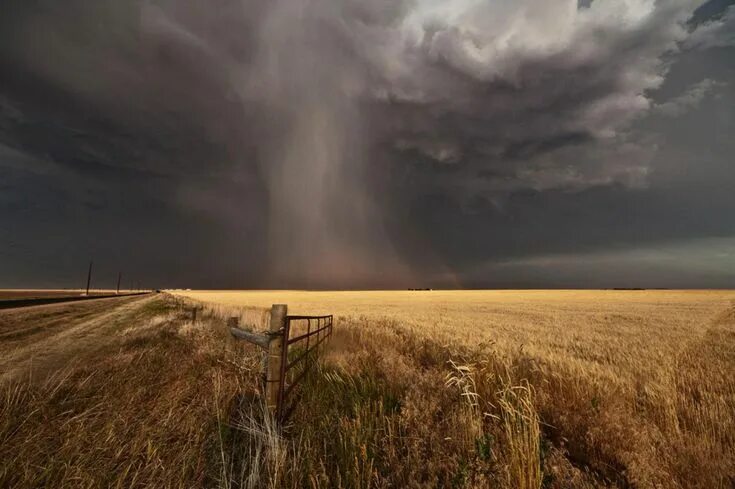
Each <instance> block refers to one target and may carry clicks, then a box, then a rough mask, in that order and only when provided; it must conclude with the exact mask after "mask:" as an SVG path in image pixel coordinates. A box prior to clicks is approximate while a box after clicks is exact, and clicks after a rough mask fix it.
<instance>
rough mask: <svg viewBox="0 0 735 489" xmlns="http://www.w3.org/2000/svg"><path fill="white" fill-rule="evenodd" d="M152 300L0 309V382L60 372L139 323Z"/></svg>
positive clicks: (151, 297) (89, 302)
mask: <svg viewBox="0 0 735 489" xmlns="http://www.w3.org/2000/svg"><path fill="white" fill-rule="evenodd" d="M155 300H156V296H155V295H153V296H142V297H123V298H119V299H117V298H114V299H106V300H101V301H85V302H76V303H64V304H49V305H43V306H36V307H30V308H23V309H10V310H6V311H0V382H3V381H7V380H9V379H13V378H17V377H19V376H25V375H27V376H29V377H33V378H35V377H36V376H38V375H40V374H43V373H47V372H49V371H50V370H51V369H58V368H63V367H64V366H65V365H67V364H68V363H70V362H72V361H74V360H75V359H76V358H77V357H79V356H81V355H83V354H85V353H89V352H91V351H94V350H96V349H97V348H99V347H100V346H103V345H105V344H107V343H109V342H110V341H113V340H114V335H113V333H114V332H116V331H118V330H120V329H122V328H125V327H129V326H130V324H131V322H134V321H136V320H142V318H143V317H145V316H146V306H147V305H150V304H152V303H153V302H154V301H155Z"/></svg>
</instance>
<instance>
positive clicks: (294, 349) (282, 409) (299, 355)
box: [276, 315, 334, 421]
mask: <svg viewBox="0 0 735 489" xmlns="http://www.w3.org/2000/svg"><path fill="white" fill-rule="evenodd" d="M304 323H305V326H306V332H303V333H302V332H301V331H303V326H304ZM312 324H313V325H314V327H315V329H312ZM333 324H334V321H333V317H332V316H331V315H330V316H286V321H285V330H284V333H283V338H284V347H283V348H282V349H281V373H280V375H279V386H278V407H277V410H276V416H277V418H278V419H279V420H280V421H284V420H285V419H286V418H288V416H289V415H290V414H291V411H292V410H293V408H294V407H295V405H296V404H295V402H294V403H291V404H290V405H288V404H287V403H288V401H289V395H290V394H291V393H292V392H293V390H294V388H295V387H296V386H297V385H298V384H299V382H300V381H301V380H303V378H304V377H306V374H308V373H309V371H310V370H311V368H312V367H313V365H314V363H315V362H314V360H315V359H316V357H318V355H319V345H321V344H322V342H324V341H325V340H326V339H328V338H329V337H330V336H331V335H332V326H333ZM299 326H301V328H299ZM300 329H301V331H300ZM294 333H295V334H296V336H294V337H292V334H294ZM312 337H315V338H314V339H313V340H312ZM289 375H290V378H289Z"/></svg>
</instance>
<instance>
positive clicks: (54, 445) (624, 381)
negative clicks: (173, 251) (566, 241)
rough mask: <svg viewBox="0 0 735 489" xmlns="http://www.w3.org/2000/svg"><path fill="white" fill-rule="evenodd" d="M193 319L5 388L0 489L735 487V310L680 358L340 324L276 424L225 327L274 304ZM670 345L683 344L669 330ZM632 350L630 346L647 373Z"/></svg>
mask: <svg viewBox="0 0 735 489" xmlns="http://www.w3.org/2000/svg"><path fill="white" fill-rule="evenodd" d="M189 305H191V304H189ZM186 307H188V306H186ZM186 307H185V306H184V305H182V304H180V303H177V304H174V303H173V302H171V303H168V305H166V306H165V307H163V308H158V309H156V310H155V314H154V315H153V317H151V318H149V319H147V320H145V321H141V322H140V323H139V324H138V325H131V326H130V327H129V328H124V329H122V330H121V331H120V334H119V337H116V338H115V339H114V341H112V342H111V343H110V344H109V345H108V347H106V348H104V349H101V350H99V351H95V352H90V353H89V355H88V356H87V357H84V358H80V359H79V361H78V362H77V363H76V364H75V365H71V366H69V367H68V368H67V369H64V370H61V371H58V372H56V373H55V374H53V375H51V376H50V377H48V378H46V379H45V380H43V381H33V382H32V381H30V380H26V379H21V380H18V381H14V382H13V383H6V384H3V385H2V386H0V460H1V461H2V462H1V463H0V486H1V487H44V486H46V487H51V486H53V487H60V486H75V487H101V486H102V487H222V488H301V487H307V488H389V487H390V488H395V487H406V488H428V487H447V488H486V487H498V488H534V489H536V488H540V487H544V488H590V487H641V488H645V487H666V488H668V487H672V488H689V487H702V488H710V487H715V488H717V487H720V488H725V487H731V486H732V485H733V482H734V481H735V434H734V433H735V429H733V428H735V414H734V413H735V409H734V408H735V379H733V375H732V372H735V358H734V357H733V354H732V353H733V351H735V333H734V331H735V313H733V312H732V311H733V309H731V307H732V306H728V308H727V312H724V313H722V314H719V315H718V316H716V317H714V318H703V319H702V324H703V325H704V326H703V327H702V328H701V329H696V327H695V326H692V328H693V329H692V333H690V334H689V336H686V338H687V341H685V342H684V343H683V344H682V345H680V347H678V348H677V347H675V345H673V344H669V343H667V344H664V345H660V344H656V343H649V344H647V345H645V344H639V343H638V341H639V340H640V338H642V337H645V335H644V334H643V333H639V332H637V331H635V332H633V331H629V332H627V333H626V335H627V336H626V335H623V336H621V337H619V338H617V339H616V340H614V341H613V340H610V342H609V345H608V348H607V350H606V349H605V348H603V347H601V346H600V345H598V344H594V342H596V341H598V340H599V339H600V336H599V335H600V334H601V333H600V331H598V327H599V326H600V324H601V323H594V324H592V325H589V326H587V327H586V328H587V329H589V331H590V332H589V334H587V335H586V333H585V331H586V329H585V326H579V325H578V326H576V327H575V329H573V330H572V331H568V332H560V331H561V330H557V331H559V332H558V334H557V336H556V337H551V336H548V335H546V336H544V339H545V341H554V342H556V344H554V345H552V346H551V347H549V349H547V350H542V348H541V347H540V346H538V345H521V344H520V343H517V342H513V341H510V340H508V338H503V337H500V336H498V337H496V338H488V337H487V336H482V337H478V336H479V335H478V336H476V337H473V338H471V339H470V340H468V339H467V338H466V337H465V336H464V335H463V334H462V333H461V328H460V329H458V331H459V333H457V334H455V332H454V331H452V329H451V328H450V329H447V328H444V329H442V328H440V327H439V326H436V325H435V326H431V325H429V326H427V327H426V328H424V329H421V328H418V327H416V325H414V324H411V323H410V322H404V321H402V320H400V319H379V318H377V317H374V316H369V315H368V316H364V317H362V318H360V317H359V316H357V317H356V316H343V317H341V318H339V319H338V323H337V325H336V326H335V329H334V335H333V337H332V338H331V340H330V342H329V344H328V345H329V346H328V347H327V348H326V349H325V350H324V353H323V355H322V357H321V359H320V361H319V364H318V366H317V368H315V369H314V370H313V373H312V374H310V375H309V376H307V378H306V380H305V382H304V384H303V385H301V386H300V387H299V388H298V389H297V391H296V393H297V394H298V395H299V396H300V400H299V402H298V404H297V405H296V408H295V410H294V412H293V414H292V416H291V418H290V419H289V420H288V422H287V423H286V424H285V425H284V426H276V425H275V424H274V423H273V421H272V418H271V417H270V415H269V413H268V412H267V409H266V408H265V407H264V405H263V402H262V400H261V392H260V376H259V373H260V371H261V363H260V362H261V353H260V352H259V351H258V350H256V349H255V348H250V347H248V346H246V345H243V344H242V343H241V342H236V341H234V340H232V339H231V338H230V337H229V335H228V333H227V331H226V328H225V327H224V325H225V320H226V318H228V317H231V316H232V315H237V314H238V311H240V313H241V317H243V321H242V322H244V323H245V322H246V321H245V320H244V318H245V317H246V316H247V317H249V318H251V320H252V321H253V323H255V322H256V320H255V319H254V318H261V323H260V324H262V326H260V327H255V329H265V327H266V326H265V325H266V324H267V315H265V316H264V314H265V313H264V312H263V309H260V310H258V309H253V308H249V309H246V310H244V312H243V310H242V309H239V308H238V309H237V310H235V311H233V310H230V309H229V308H228V307H227V306H222V305H219V306H217V307H209V306H208V307H207V308H206V309H205V311H203V313H202V314H201V315H200V316H199V320H198V321H197V322H196V323H192V322H191V320H190V314H189V311H188V310H187V308H186ZM570 307H571V306H570ZM578 308H579V306H578V305H574V307H572V309H571V310H572V312H571V313H570V314H572V317H577V315H578V314H579V312H578ZM675 309H676V308H675ZM676 310H678V309H676ZM327 312H329V311H327ZM700 313H701V311H700ZM605 314H610V313H605ZM659 314H660V313H659ZM449 319H451V318H449ZM444 320H445V321H447V320H448V316H444ZM616 320H617V321H621V320H620V318H617V319H616ZM561 322H564V321H561ZM603 322H604V321H603ZM450 324H451V322H450ZM457 324H459V323H457ZM621 324H622V326H621V329H622V330H626V329H628V328H631V326H630V325H627V324H626V323H625V322H624V321H623V322H622V323H621ZM458 328H459V327H458ZM694 332H700V333H701V334H699V333H697V334H694ZM672 337H673V338H675V339H676V340H677V341H678V340H679V339H680V338H682V337H685V336H684V333H683V332H682V331H678V329H677V330H676V331H675V332H674V333H673V334H672ZM488 339H489V340H490V341H488ZM623 341H627V342H628V343H629V348H627V349H626V347H625V345H624V344H623V343H622V342H623ZM663 341H667V342H671V341H673V340H671V339H666V340H663ZM628 351H636V352H639V354H638V365H639V368H638V369H637V370H636V369H631V368H630V366H631V365H636V363H635V359H634V358H632V357H631V355H630V353H628ZM563 352H566V353H564V354H563ZM591 358H597V359H598V361H599V363H595V362H592V361H591ZM655 362H658V368H656V365H655ZM616 369H617V371H616Z"/></svg>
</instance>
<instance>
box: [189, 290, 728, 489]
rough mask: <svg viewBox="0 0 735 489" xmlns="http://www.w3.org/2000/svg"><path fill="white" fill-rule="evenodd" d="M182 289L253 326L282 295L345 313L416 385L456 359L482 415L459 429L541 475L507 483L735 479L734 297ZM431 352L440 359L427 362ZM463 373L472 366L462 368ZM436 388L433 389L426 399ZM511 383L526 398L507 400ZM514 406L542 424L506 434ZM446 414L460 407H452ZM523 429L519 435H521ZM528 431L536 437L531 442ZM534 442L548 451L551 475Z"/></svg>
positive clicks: (467, 394)
mask: <svg viewBox="0 0 735 489" xmlns="http://www.w3.org/2000/svg"><path fill="white" fill-rule="evenodd" d="M181 294H183V295H185V296H186V297H188V298H190V299H194V300H196V301H200V302H203V303H205V304H208V305H210V306H211V307H212V310H213V311H217V313H218V314H221V315H233V314H239V315H241V317H242V320H243V322H244V323H246V324H247V323H251V324H252V325H253V326H254V327H255V329H258V326H259V324H260V326H262V324H263V323H259V321H261V320H262V318H263V317H264V316H263V314H262V313H261V311H262V309H264V308H267V307H269V306H270V305H271V304H274V303H286V304H288V305H289V312H290V313H293V314H306V313H315V314H334V315H335V316H337V318H338V329H339V326H340V325H341V326H342V327H343V328H345V329H346V330H348V331H349V332H350V333H351V335H352V340H351V343H357V344H359V345H360V349H361V350H363V351H364V350H365V349H366V348H367V349H368V350H369V351H374V352H376V355H378V356H381V357H385V358H386V360H385V361H384V364H383V365H382V367H381V368H382V369H383V374H384V375H387V376H389V378H391V382H398V383H400V382H401V380H400V378H401V377H402V376H405V377H406V378H405V379H403V380H404V381H406V383H408V384H410V383H412V382H415V383H417V385H418V384H421V383H422V382H424V381H425V380H426V376H427V375H428V373H427V372H429V371H430V370H431V368H433V367H437V368H438V369H439V370H442V367H445V368H444V370H445V371H446V369H447V368H448V369H449V373H445V379H444V382H441V381H440V376H437V377H436V378H435V379H434V381H435V384H434V385H433V386H432V388H434V389H439V390H443V389H449V388H450V387H451V386H454V387H457V386H459V388H460V390H461V391H462V395H463V396H464V398H465V399H467V400H469V401H471V402H469V405H468V406H469V407H468V409H469V410H470V412H475V414H476V418H477V419H475V421H473V423H474V422H476V423H477V426H474V425H472V423H470V426H469V427H468V426H465V427H464V428H461V429H453V430H452V431H466V430H470V431H473V430H475V431H477V433H474V434H470V435H467V434H465V435H466V436H468V437H469V438H470V439H471V440H474V441H473V442H472V443H474V444H477V443H478V442H477V440H478V439H483V436H485V435H488V436H491V437H492V438H493V439H494V440H496V442H497V443H500V440H505V444H506V446H498V447H496V448H497V450H498V451H499V452H503V451H504V450H509V446H508V445H513V444H514V443H515V442H514V440H513V439H514V438H515V437H519V439H520V441H518V440H516V442H518V443H520V444H521V445H522V446H523V444H524V443H525V446H526V448H525V450H526V453H525V454H523V455H522V457H525V458H523V459H522V460H520V459H519V460H510V459H508V457H511V458H512V454H511V455H509V454H506V455H504V456H502V457H505V458H504V460H505V461H504V462H503V464H505V469H503V470H506V471H507V470H510V468H512V467H513V466H514V465H518V464H520V465H521V466H523V467H522V468H521V469H519V470H521V472H526V471H529V470H530V471H531V475H528V474H526V475H527V476H528V477H529V478H530V482H529V481H528V480H526V478H525V477H526V475H521V474H520V473H518V474H515V475H514V474H513V473H505V475H503V476H498V477H499V478H498V479H497V480H496V481H495V483H496V484H500V485H501V486H506V487H513V486H516V487H521V486H522V487H536V486H537V484H536V482H538V483H539V484H541V483H544V484H551V483H552V482H553V481H556V482H555V484H557V485H558V486H559V487H565V486H566V487H573V486H579V487H586V486H588V485H589V486H597V485H602V486H605V485H607V486H620V487H625V486H632V487H732V485H733V483H735V479H734V477H735V312H734V311H735V293H733V292H732V291H668V290H662V291H655V290H632V291H614V290H609V291H576V290H560V291H544V290H538V291H533V290H532V291H369V292H352V291H350V292H306V291H253V292H247V291H187V292H183V293H181ZM259 309H260V310H259ZM340 323H341V324H340ZM424 342H430V344H432V345H435V347H434V348H435V350H436V352H438V353H436V355H435V356H436V357H435V358H434V357H432V358H424V359H423V360H421V359H420V358H419V362H418V363H419V365H418V366H417V365H415V362H410V361H409V362H407V361H406V356H407V355H408V357H413V358H414V360H415V359H416V358H417V356H418V357H420V356H421V355H420V354H418V355H417V354H416V352H415V351H414V352H410V351H409V352H407V351H406V348H407V347H406V346H405V345H406V344H411V345H413V347H414V348H415V349H417V350H420V349H421V348H426V344H427V343H424ZM345 343H350V342H349V341H346V342H345ZM366 345H368V346H366ZM417 345H418V346H417ZM422 345H423V346H422ZM356 350H357V349H356V348H355V346H354V345H352V346H350V345H349V344H348V345H347V346H343V349H342V350H340V345H339V344H338V345H337V346H335V347H333V349H332V352H331V353H330V356H331V361H332V362H333V363H335V364H336V365H339V366H340V367H341V368H343V369H346V370H350V369H352V368H353V367H352V366H353V365H355V364H359V363H360V362H359V361H356V358H359V357H360V356H361V355H362V353H361V352H356ZM395 350H398V353H394V351H395ZM442 360H443V361H444V363H445V364H446V365H444V366H442V365H441V363H442ZM422 361H424V362H425V363H429V364H430V365H431V368H429V367H427V366H426V365H424V366H421V362H422ZM391 363H392V364H391ZM422 370H423V371H422ZM416 371H418V372H419V373H418V374H417V372H416ZM452 371H454V372H455V373H458V374H461V375H459V377H457V376H452V373H451V372H452ZM424 374H426V375H424ZM451 380H453V381H454V382H451ZM485 384H486V385H485ZM508 389H510V390H508ZM517 389H521V390H517ZM526 389H527V390H526ZM428 390H430V389H427V388H426V386H424V388H423V390H422V391H421V392H416V393H414V394H413V395H414V396H417V397H420V396H422V395H425V393H426V392H427V391H428ZM483 390H484V394H483V393H482V392H480V391H483ZM507 392H511V393H512V394H513V396H516V397H518V396H520V397H522V399H520V398H515V397H514V399H515V400H513V401H508V399H505V396H507ZM404 395H405V394H404ZM503 402H506V403H507V402H510V403H511V405H512V406H515V409H520V412H521V414H519V416H521V418H520V419H521V420H524V419H525V420H536V419H538V423H536V421H533V422H530V423H525V422H521V424H520V427H519V426H515V427H513V426H511V427H510V428H508V427H507V426H506V428H507V429H509V430H510V431H507V430H506V431H507V432H506V433H505V434H504V435H503V434H502V433H500V434H498V433H497V432H496V431H497V430H498V426H496V424H500V425H502V424H503V423H494V421H497V419H498V418H503V414H502V409H501V413H500V414H499V413H498V409H499V405H502V403H503ZM519 403H520V404H519ZM419 404H420V403H419ZM506 414H507V413H506ZM437 416H438V417H442V416H454V414H450V413H447V412H441V411H440V412H439V413H437ZM442 421H446V419H445V420H442ZM426 422H427V423H432V422H436V421H435V420H434V421H432V420H426ZM468 422H469V421H468ZM505 422H506V424H507V422H508V419H505ZM528 424H530V425H535V424H538V426H530V427H529V426H527V425H528ZM455 428H456V427H455ZM531 428H533V429H531ZM518 429H520V431H521V432H520V433H516V432H514V431H513V430H518ZM528 429H531V434H532V435H533V436H532V437H537V438H533V439H532V440H530V441H529V440H527V439H524V436H526V435H528V433H526V431H527V430H528ZM478 433H480V434H478ZM483 433H484V434H483ZM534 433H536V434H534ZM445 434H446V433H445ZM478 437H479V438H478ZM447 438H450V436H449V435H448V436H447ZM472 443H470V444H472ZM535 446H541V449H540V450H542V451H545V453H544V456H545V457H546V460H545V461H542V467H541V468H540V469H539V468H538V467H536V465H538V460H539V456H538V455H536V452H535V451H534V450H535V449H532V447H535ZM529 447H531V448H529ZM516 448H517V447H516ZM519 450H520V451H521V452H523V451H524V449H523V448H522V447H521V448H519ZM528 450H530V452H529V451H528ZM499 456H500V455H499ZM502 457H501V458H502ZM541 458H543V457H541ZM549 460H553V461H549ZM414 462H418V461H417V460H416V461H414ZM532 466H533V467H532ZM501 472H502V470H501ZM544 474H545V476H544ZM496 475H497V474H496ZM474 476H476V474H475V475H474ZM474 476H473V477H474ZM503 477H504V479H503ZM537 479H538V480H537ZM366 480H367V479H366ZM503 481H504V482H503ZM473 483H474V484H478V487H479V486H481V485H482V484H485V483H486V481H485V480H484V479H482V478H477V477H476V480H475V482H473Z"/></svg>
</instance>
